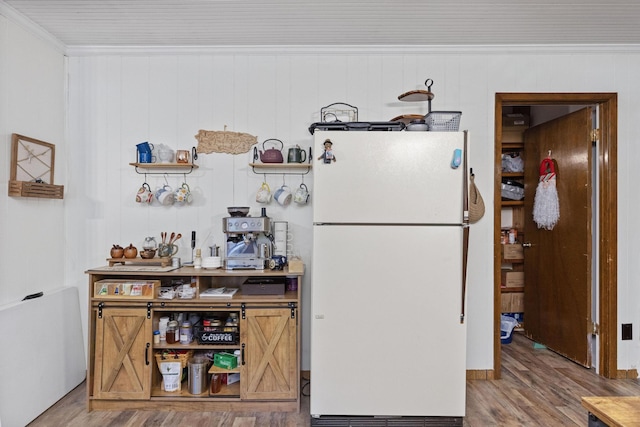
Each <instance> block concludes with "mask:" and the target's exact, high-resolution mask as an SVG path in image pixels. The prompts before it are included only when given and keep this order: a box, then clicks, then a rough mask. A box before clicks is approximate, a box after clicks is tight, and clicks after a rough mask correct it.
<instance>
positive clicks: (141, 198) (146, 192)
mask: <svg viewBox="0 0 640 427" xmlns="http://www.w3.org/2000/svg"><path fill="white" fill-rule="evenodd" d="M152 200H153V192H152V191H151V187H149V184H147V183H146V182H145V183H143V184H142V186H141V187H140V188H139V189H138V193H137V194H136V202H138V203H151V201H152Z"/></svg>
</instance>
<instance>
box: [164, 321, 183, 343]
mask: <svg viewBox="0 0 640 427" xmlns="http://www.w3.org/2000/svg"><path fill="white" fill-rule="evenodd" d="M179 338H180V330H179V329H178V322H177V321H176V320H172V321H170V322H169V324H168V325H167V344H175V343H177V342H178V341H179Z"/></svg>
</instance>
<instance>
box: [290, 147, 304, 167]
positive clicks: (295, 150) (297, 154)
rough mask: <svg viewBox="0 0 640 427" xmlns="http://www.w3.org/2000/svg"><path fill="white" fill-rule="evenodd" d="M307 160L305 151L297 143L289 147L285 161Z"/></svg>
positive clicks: (299, 161) (302, 161)
mask: <svg viewBox="0 0 640 427" xmlns="http://www.w3.org/2000/svg"><path fill="white" fill-rule="evenodd" d="M306 160H307V152H306V151H304V150H303V149H302V148H300V146H299V145H296V146H295V147H291V148H289V155H288V156H287V163H304V162H305V161H306Z"/></svg>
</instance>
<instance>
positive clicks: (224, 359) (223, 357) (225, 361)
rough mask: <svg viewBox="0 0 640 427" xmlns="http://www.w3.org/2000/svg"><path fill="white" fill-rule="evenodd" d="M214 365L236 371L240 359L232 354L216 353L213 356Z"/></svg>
mask: <svg viewBox="0 0 640 427" xmlns="http://www.w3.org/2000/svg"><path fill="white" fill-rule="evenodd" d="M213 364H214V365H215V366H217V367H218V368H224V369H234V368H236V367H238V358H237V357H236V356H235V354H231V353H215V354H214V355H213Z"/></svg>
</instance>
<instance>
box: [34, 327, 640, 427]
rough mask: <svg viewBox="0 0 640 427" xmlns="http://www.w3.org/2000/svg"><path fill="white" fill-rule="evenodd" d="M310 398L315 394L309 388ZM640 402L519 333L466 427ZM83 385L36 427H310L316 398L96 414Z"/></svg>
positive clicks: (582, 420)
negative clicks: (591, 402) (254, 409)
mask: <svg viewBox="0 0 640 427" xmlns="http://www.w3.org/2000/svg"><path fill="white" fill-rule="evenodd" d="M303 390H304V391H307V392H308V387H304V389H303ZM633 395H635V396H640V381H638V380H628V379H627V380H607V379H603V378H601V377H599V376H597V375H596V374H595V373H594V372H593V371H591V370H588V369H585V368H582V367H581V366H579V365H577V364H574V363H572V362H570V361H568V360H566V359H564V358H563V357H560V356H558V355H556V354H555V353H553V352H551V351H549V350H547V349H536V348H534V346H533V342H532V341H530V340H528V339H526V338H524V337H523V336H522V335H519V334H515V336H514V339H513V342H512V343H511V344H508V345H503V346H502V379H500V380H495V381H484V380H473V381H467V406H466V408H467V410H466V417H465V420H464V426H465V427H467V426H468V427H488V426H501V427H502V426H585V425H587V411H586V410H585V409H584V408H583V407H582V405H581V404H580V398H581V397H582V396H633ZM85 397H86V394H85V384H84V383H83V384H81V385H80V386H78V387H77V388H76V389H75V390H73V391H72V392H71V393H69V394H68V395H67V396H65V397H64V398H63V399H61V400H60V401H59V402H57V403H56V404H55V405H54V406H52V407H51V408H49V410H47V411H46V412H45V413H43V414H42V415H40V416H39V417H38V418H37V419H35V420H34V421H33V422H32V423H31V424H29V426H30V427H45V426H46V427H49V426H51V427H53V426H56V427H57V426H70V427H87V426H114V427H116V426H117V427H120V426H128V427H136V426H198V427H200V426H201V427H209V426H216V427H298V426H309V424H310V420H309V398H308V397H307V396H303V398H302V410H301V412H300V413H293V414H291V413H275V412H274V413H270V412H269V413H231V412H153V411H121V412H118V411H93V412H90V413H88V412H87V411H86V404H85Z"/></svg>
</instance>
